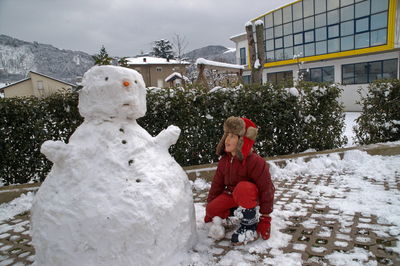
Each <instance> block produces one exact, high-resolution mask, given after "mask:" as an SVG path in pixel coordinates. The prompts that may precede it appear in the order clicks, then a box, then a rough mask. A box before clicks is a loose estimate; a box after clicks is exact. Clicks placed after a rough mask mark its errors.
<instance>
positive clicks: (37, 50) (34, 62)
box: [0, 35, 94, 83]
mask: <svg viewBox="0 0 400 266" xmlns="http://www.w3.org/2000/svg"><path fill="white" fill-rule="evenodd" d="M93 65H94V60H93V59H92V57H91V55H89V54H87V53H84V52H79V51H70V50H60V49H58V48H56V47H54V46H51V45H48V44H41V43H37V42H33V43H31V42H26V41H21V40H18V39H15V38H12V37H9V36H6V35H0V83H10V82H15V81H18V80H21V79H23V78H25V77H26V75H27V74H28V72H29V71H31V70H33V71H37V72H39V73H42V74H46V75H49V76H51V77H54V78H58V79H61V80H64V81H67V82H70V83H76V81H77V77H79V76H82V75H83V73H85V72H86V71H87V70H88V69H89V68H90V67H92V66H93Z"/></svg>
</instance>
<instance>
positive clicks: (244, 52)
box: [239, 47, 247, 65]
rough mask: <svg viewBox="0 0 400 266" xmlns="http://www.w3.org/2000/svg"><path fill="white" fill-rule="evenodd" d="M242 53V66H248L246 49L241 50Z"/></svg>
mask: <svg viewBox="0 0 400 266" xmlns="http://www.w3.org/2000/svg"><path fill="white" fill-rule="evenodd" d="M239 52H240V64H241V65H246V64H247V60H246V48H244V47H243V48H240V50H239Z"/></svg>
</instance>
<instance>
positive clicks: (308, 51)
mask: <svg viewBox="0 0 400 266" xmlns="http://www.w3.org/2000/svg"><path fill="white" fill-rule="evenodd" d="M313 55H315V43H309V44H306V45H304V56H313Z"/></svg>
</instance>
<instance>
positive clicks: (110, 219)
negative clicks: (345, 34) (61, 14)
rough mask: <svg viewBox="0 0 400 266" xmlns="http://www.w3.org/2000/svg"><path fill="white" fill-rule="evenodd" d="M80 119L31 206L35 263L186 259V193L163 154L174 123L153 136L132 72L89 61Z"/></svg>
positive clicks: (191, 230)
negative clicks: (141, 120)
mask: <svg viewBox="0 0 400 266" xmlns="http://www.w3.org/2000/svg"><path fill="white" fill-rule="evenodd" d="M82 83H83V88H82V90H81V92H80V94H79V106H78V107H79V112H80V114H81V115H82V116H83V117H84V122H83V123H82V125H80V126H79V127H78V128H77V129H76V131H75V132H74V134H73V135H72V136H71V137H70V139H69V142H68V144H65V143H64V142H61V141H46V142H44V143H43V145H42V147H41V152H42V153H43V154H44V155H45V156H46V157H47V158H48V159H49V160H50V161H51V162H53V168H52V169H51V171H50V173H49V175H48V176H47V178H46V180H45V181H44V182H43V184H42V185H41V187H40V189H39V191H38V192H37V194H36V196H35V200H34V203H33V207H32V218H31V220H32V241H33V245H34V247H35V250H36V257H35V264H36V265H68V266H73V265H85V266H88V265H89V266H90V265H93V266H94V265H96V266H98V265H107V266H109V265H124V266H126V265H128V266H129V265H146V266H147V265H181V264H182V265H185V264H187V259H188V251H189V250H190V249H191V248H192V246H193V245H194V244H195V242H196V228H195V226H196V224H195V214H194V205H193V199H192V191H191V186H190V183H189V180H188V178H187V175H186V174H185V172H184V171H183V169H182V168H181V167H180V166H179V165H178V164H177V163H176V161H175V160H174V159H173V158H172V157H171V155H170V154H169V152H168V148H169V147H170V146H171V145H173V144H175V143H176V141H177V139H178V137H179V134H180V129H179V128H178V127H175V126H169V127H168V128H167V129H166V130H164V131H162V132H161V133H160V134H159V135H158V136H156V137H152V136H150V135H149V133H148V132H147V131H146V130H145V129H143V128H142V127H141V126H139V125H138V124H137V122H136V119H138V118H140V117H142V116H144V115H145V113H146V88H145V84H144V81H143V78H142V76H141V75H140V74H139V73H138V72H136V71H135V70H132V69H128V68H123V67H116V66H95V67H93V68H91V69H90V70H89V71H87V72H86V73H85V75H84V78H83V82H82Z"/></svg>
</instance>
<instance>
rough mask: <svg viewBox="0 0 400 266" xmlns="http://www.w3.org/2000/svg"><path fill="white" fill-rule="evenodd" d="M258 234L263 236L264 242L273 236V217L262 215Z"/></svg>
mask: <svg viewBox="0 0 400 266" xmlns="http://www.w3.org/2000/svg"><path fill="white" fill-rule="evenodd" d="M257 233H259V234H260V235H261V237H262V238H263V239H264V240H267V239H269V237H270V235H271V217H269V216H268V215H262V216H261V217H260V221H259V222H258V225H257Z"/></svg>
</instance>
